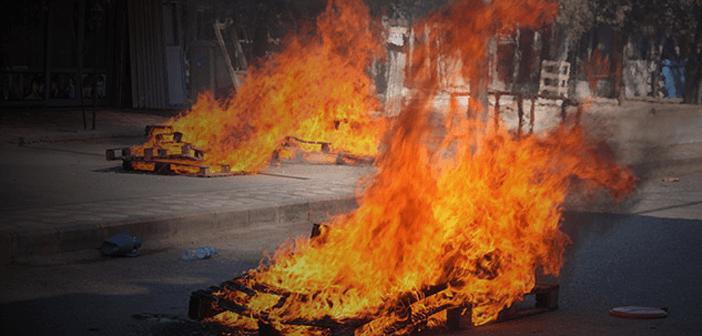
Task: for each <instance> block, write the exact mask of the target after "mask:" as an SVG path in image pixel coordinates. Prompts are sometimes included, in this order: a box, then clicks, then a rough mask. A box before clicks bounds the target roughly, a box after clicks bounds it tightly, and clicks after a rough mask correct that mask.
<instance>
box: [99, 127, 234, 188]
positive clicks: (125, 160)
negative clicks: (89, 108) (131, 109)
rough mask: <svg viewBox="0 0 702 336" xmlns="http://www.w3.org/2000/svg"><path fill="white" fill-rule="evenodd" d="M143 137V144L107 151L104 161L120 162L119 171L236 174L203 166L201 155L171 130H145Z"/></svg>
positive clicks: (223, 166)
mask: <svg viewBox="0 0 702 336" xmlns="http://www.w3.org/2000/svg"><path fill="white" fill-rule="evenodd" d="M145 133H146V136H147V141H146V143H145V144H143V145H135V146H132V147H126V148H111V149H107V150H106V151H105V158H106V159H107V160H108V161H114V160H122V167H123V168H124V169H126V170H131V171H141V172H149V173H158V174H179V175H189V176H200V177H215V176H230V175H236V174H240V173H239V172H232V171H231V169H230V167H229V165H226V164H214V165H213V164H209V163H206V161H205V159H206V154H205V151H203V150H202V149H199V148H196V147H195V146H193V145H192V144H190V143H187V142H185V141H183V134H182V133H180V132H175V131H174V130H173V127H171V126H164V125H150V126H146V129H145Z"/></svg>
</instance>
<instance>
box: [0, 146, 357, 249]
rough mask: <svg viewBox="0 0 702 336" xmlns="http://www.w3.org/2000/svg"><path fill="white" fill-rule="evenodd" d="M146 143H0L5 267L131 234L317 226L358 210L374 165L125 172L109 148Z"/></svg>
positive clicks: (174, 235) (150, 236) (173, 235)
mask: <svg viewBox="0 0 702 336" xmlns="http://www.w3.org/2000/svg"><path fill="white" fill-rule="evenodd" d="M136 141H140V139H139V138H134V139H109V140H104V141H96V140H92V141H89V142H85V141H81V142H62V143H43V144H30V145H24V146H17V145H12V144H9V145H8V144H2V145H0V150H2V152H3V153H4V155H5V157H11V158H12V160H8V161H5V162H4V163H3V164H2V165H0V175H2V176H3V179H2V181H1V182H0V198H2V199H3V204H2V205H1V206H0V209H1V210H2V212H3V216H2V217H0V240H2V242H3V244H1V245H2V246H3V250H2V251H0V260H5V261H6V262H7V261H15V262H21V261H22V259H24V258H26V257H31V256H35V255H47V254H54V253H60V252H67V251H75V250H81V249H94V248H97V247H99V245H100V243H101V242H102V240H103V239H104V238H106V237H107V236H109V235H111V234H114V233H117V232H122V231H127V232H130V233H132V234H136V235H139V236H140V237H142V238H144V239H147V240H152V241H153V240H164V239H182V238H186V237H190V236H192V235H198V234H200V235H203V234H213V233H216V232H219V231H225V230H235V229H238V228H241V227H245V226H248V225H258V224H260V223H267V222H275V223H277V222H281V221H291V220H292V221H297V220H304V221H308V222H320V221H323V220H324V219H326V218H328V216H329V215H332V214H336V213H338V212H341V211H348V210H349V209H350V208H352V207H353V206H354V204H355V203H354V197H353V196H354V188H355V185H356V182H357V180H358V178H359V177H360V176H362V175H365V174H367V173H368V171H369V168H368V167H349V166H322V165H305V164H282V165H277V166H273V167H271V168H269V169H268V170H266V171H265V172H264V173H263V174H258V175H250V176H232V177H219V178H194V177H186V176H154V175H146V174H136V173H129V172H125V171H123V170H122V169H121V167H120V164H119V163H118V162H108V161H105V159H104V149H105V148H111V147H120V146H126V145H128V144H130V143H133V142H136Z"/></svg>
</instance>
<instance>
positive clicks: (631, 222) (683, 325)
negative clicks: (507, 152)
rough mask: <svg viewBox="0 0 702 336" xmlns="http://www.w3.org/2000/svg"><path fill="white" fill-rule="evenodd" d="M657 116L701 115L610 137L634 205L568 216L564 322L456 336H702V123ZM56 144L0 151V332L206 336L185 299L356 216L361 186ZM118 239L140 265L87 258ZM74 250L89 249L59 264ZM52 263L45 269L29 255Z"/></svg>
mask: <svg viewBox="0 0 702 336" xmlns="http://www.w3.org/2000/svg"><path fill="white" fill-rule="evenodd" d="M665 109H670V110H671V112H670V113H680V114H679V115H678V114H676V115H678V117H675V118H678V121H679V122H680V120H683V121H684V120H692V121H694V120H697V119H694V118H692V119H690V118H689V117H690V115H696V113H699V110H697V111H695V110H694V108H690V107H686V108H685V109H684V111H683V112H679V111H676V110H675V108H674V107H667V106H663V107H658V109H657V110H656V112H655V113H654V114H650V111H648V110H645V111H644V110H641V111H644V112H646V113H649V114H647V116H654V117H646V119H647V120H648V121H646V122H645V123H643V124H642V125H645V127H644V128H643V129H644V130H645V131H647V133H646V134H645V135H640V134H639V133H636V132H633V131H634V130H633V129H631V130H632V132H633V133H632V134H636V135H637V136H639V135H640V137H639V138H637V137H636V136H634V135H632V136H631V137H630V138H629V140H630V141H628V140H626V139H623V140H622V139H614V140H617V141H615V142H618V143H620V144H624V145H625V146H619V147H618V153H619V154H620V155H621V157H622V159H623V160H624V161H625V162H627V163H630V164H633V165H634V168H635V170H636V171H637V174H638V176H640V178H641V180H640V182H639V185H638V189H637V191H636V193H635V194H634V195H632V197H631V198H630V199H629V200H628V201H627V202H625V203H624V204H622V205H621V206H618V207H611V206H609V205H608V204H606V203H605V204H602V205H601V206H599V207H588V208H581V207H580V206H579V205H578V202H573V203H572V204H571V205H570V206H569V208H570V209H573V210H580V211H579V212H577V213H576V212H573V213H571V214H570V215H569V217H568V220H567V221H565V223H564V225H565V227H566V230H567V231H568V232H569V233H570V234H571V236H572V237H573V241H574V243H573V245H572V246H571V248H570V249H569V252H568V258H567V263H566V265H565V267H564V270H563V277H562V280H561V285H562V297H561V309H560V310H559V311H558V312H555V313H550V314H545V315H542V316H539V317H533V318H528V319H524V320H520V321H513V322H508V323H501V324H494V325H489V326H484V327H482V328H478V329H476V330H473V331H471V332H470V333H465V334H470V335H473V334H487V335H523V334H534V335H540V334H543V335H592V334H605V335H615V334H616V335H620V334H644V335H690V334H691V335H695V334H697V335H702V325H701V324H700V322H699V321H698V317H699V316H700V315H701V313H702V308H700V305H699V302H701V301H700V300H702V290H700V288H702V287H699V286H697V285H696V279H699V278H700V276H702V274H701V272H702V271H700V268H699V267H697V266H698V265H700V263H701V262H702V260H701V258H700V256H701V255H702V249H701V247H700V246H702V245H700V243H699V242H700V239H699V237H700V234H702V232H701V231H702V226H701V225H700V224H702V223H701V221H702V146H700V142H696V141H694V140H695V139H696V138H695V136H694V133H693V132H692V130H693V129H695V128H699V125H694V122H690V123H689V124H687V125H686V124H682V125H681V126H680V128H676V127H674V126H675V124H674V123H670V122H666V123H667V124H665V125H663V124H661V125H662V126H661V127H660V128H656V126H657V122H656V120H659V118H658V117H655V116H656V115H658V114H659V113H661V111H666V110H665ZM625 110H626V109H625ZM626 111H628V112H626V113H639V112H641V111H639V112H636V111H632V110H626ZM685 116H687V117H685ZM130 118H131V117H130ZM134 118H136V119H134V120H136V121H134V120H133V121H132V122H131V124H130V126H125V129H129V130H130V132H133V133H134V134H135V135H137V134H141V133H140V132H141V130H142V129H143V123H145V120H142V119H139V117H134ZM149 118H151V117H149ZM158 118H161V120H162V119H163V117H159V116H156V117H154V120H158ZM651 118H653V119H651ZM681 118H682V119H681ZM127 119H129V118H127ZM104 120H107V118H105V119H104ZM115 120H123V117H120V116H115ZM149 123H150V122H149ZM42 125H44V124H42ZM99 125H100V124H99ZM2 126H6V125H4V124H3V125H2ZM61 127H63V126H61ZM105 128H109V127H107V126H105ZM0 129H2V130H5V129H7V128H4V127H0ZM29 129H30V130H32V129H36V128H31V127H30V128H29ZM49 129H52V130H53V129H55V128H51V127H49ZM115 129H117V128H115ZM42 132H44V131H41V132H39V133H37V134H44V133H42ZM51 132H53V131H51ZM51 132H49V131H46V134H48V135H47V136H46V137H44V136H43V135H42V136H41V137H38V138H35V139H36V141H26V140H25V144H26V145H24V146H18V144H17V141H14V140H12V139H17V136H16V135H18V134H19V135H22V134H25V135H26V134H27V131H21V132H19V131H18V133H17V134H15V135H13V136H10V137H5V138H3V141H2V142H3V143H2V144H0V151H2V153H3V156H4V157H9V158H11V159H10V160H5V161H3V163H2V164H0V176H3V178H2V179H1V180H0V199H2V200H3V202H2V205H0V210H2V214H3V216H0V247H2V248H3V250H2V251H0V255H3V253H4V254H5V256H9V255H14V256H15V257H18V258H14V259H15V261H16V262H19V264H15V265H1V266H0V273H1V274H3V276H2V277H0V326H1V327H0V328H2V329H0V330H1V331H2V334H7V335H15V334H17V335H22V334H27V335H34V334H37V335H43V334H72V335H185V334H188V335H190V334H192V332H201V330H199V326H198V325H196V324H192V323H189V322H186V321H183V317H184V315H185V312H186V307H187V300H188V294H189V292H190V291H192V290H194V289H199V288H203V287H207V286H209V285H211V284H216V283H219V282H221V281H223V280H226V279H230V278H232V277H234V276H235V275H237V274H238V273H240V272H242V271H244V270H246V269H249V268H251V267H254V266H255V265H256V264H257V263H258V261H259V260H260V258H261V256H262V254H263V253H264V252H266V251H267V252H271V251H272V250H273V249H274V248H275V246H277V245H278V244H279V243H280V242H282V241H284V240H286V239H288V238H289V237H291V236H298V235H307V234H308V233H309V230H310V225H311V222H313V221H319V220H321V219H323V218H324V217H327V216H329V215H331V214H333V213H337V212H340V211H345V210H348V209H350V208H351V207H353V190H354V185H355V182H356V181H357V180H358V179H359V177H360V176H362V175H364V174H366V173H368V172H369V169H368V168H356V167H343V166H311V165H282V166H278V167H272V168H271V169H270V170H269V171H267V174H268V175H256V176H239V177H231V178H221V179H220V178H217V179H197V178H189V177H181V176H149V175H141V174H129V173H124V172H121V171H120V170H119V169H115V168H114V167H115V166H116V163H115V162H107V161H104V157H103V155H104V149H105V148H108V147H119V146H122V145H128V144H130V143H135V142H138V141H140V140H139V138H138V137H130V138H114V137H113V136H114V135H120V134H118V133H109V132H107V133H105V134H102V135H100V136H93V135H91V136H88V137H87V138H90V139H92V140H90V141H86V140H85V139H86V137H83V135H82V134H79V135H80V136H78V137H77V138H76V139H78V140H80V141H73V142H66V140H67V139H66V138H62V137H58V138H54V137H53V135H52V134H50V133H51ZM656 132H660V134H659V135H655V134H656ZM69 133H70V132H69ZM74 133H75V132H74ZM77 133H81V132H77ZM3 134H6V133H3ZM31 134H35V133H34V132H31ZM661 134H662V135H661ZM675 134H677V135H678V136H679V137H678V138H674V137H673V136H674V135H675ZM103 135H104V136H103ZM656 137H662V138H665V139H667V140H670V141H656ZM96 138H99V139H101V140H96ZM108 138H109V139H108ZM25 139H29V138H25ZM52 139H58V140H60V141H54V140H52ZM81 139H82V140H81ZM671 139H677V140H675V141H673V140H671ZM670 177H676V178H679V181H677V182H672V181H671V180H670V179H669V178H670ZM589 211H603V212H609V213H616V214H596V213H592V212H589ZM124 229H129V230H130V231H134V232H136V233H138V234H140V235H141V236H143V237H146V238H147V239H146V244H145V247H144V249H143V252H144V255H142V256H141V257H138V258H129V259H104V258H101V257H100V256H99V255H98V254H97V252H96V251H95V249H94V248H95V247H97V246H98V245H99V244H100V242H101V240H102V238H103V237H104V236H105V235H108V234H110V233H112V232H116V231H120V230H124ZM164 237H170V238H169V239H167V240H165V241H164V239H162V238H164ZM57 242H61V243H57ZM202 245H212V246H216V247H217V248H219V249H220V251H221V253H220V255H219V256H217V257H215V258H214V259H211V260H205V261H196V262H185V261H181V260H179V255H180V253H181V251H182V249H184V248H191V247H196V246H202ZM76 248H79V249H86V248H87V250H84V251H80V252H75V253H69V254H60V255H53V253H54V252H56V251H63V250H71V249H76ZM46 253H50V254H52V256H50V257H48V256H41V257H31V258H27V257H26V255H35V254H46ZM0 259H2V258H0ZM0 264H2V262H0ZM624 304H637V305H652V306H668V307H670V309H671V316H670V317H669V318H667V319H664V320H657V321H630V320H619V319H614V318H611V317H609V316H607V314H606V311H607V310H608V309H609V308H611V307H612V306H616V305H624ZM135 314H142V315H138V316H137V317H139V318H134V317H133V315H135ZM39 322H40V323H39ZM461 334H464V333H461Z"/></svg>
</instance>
